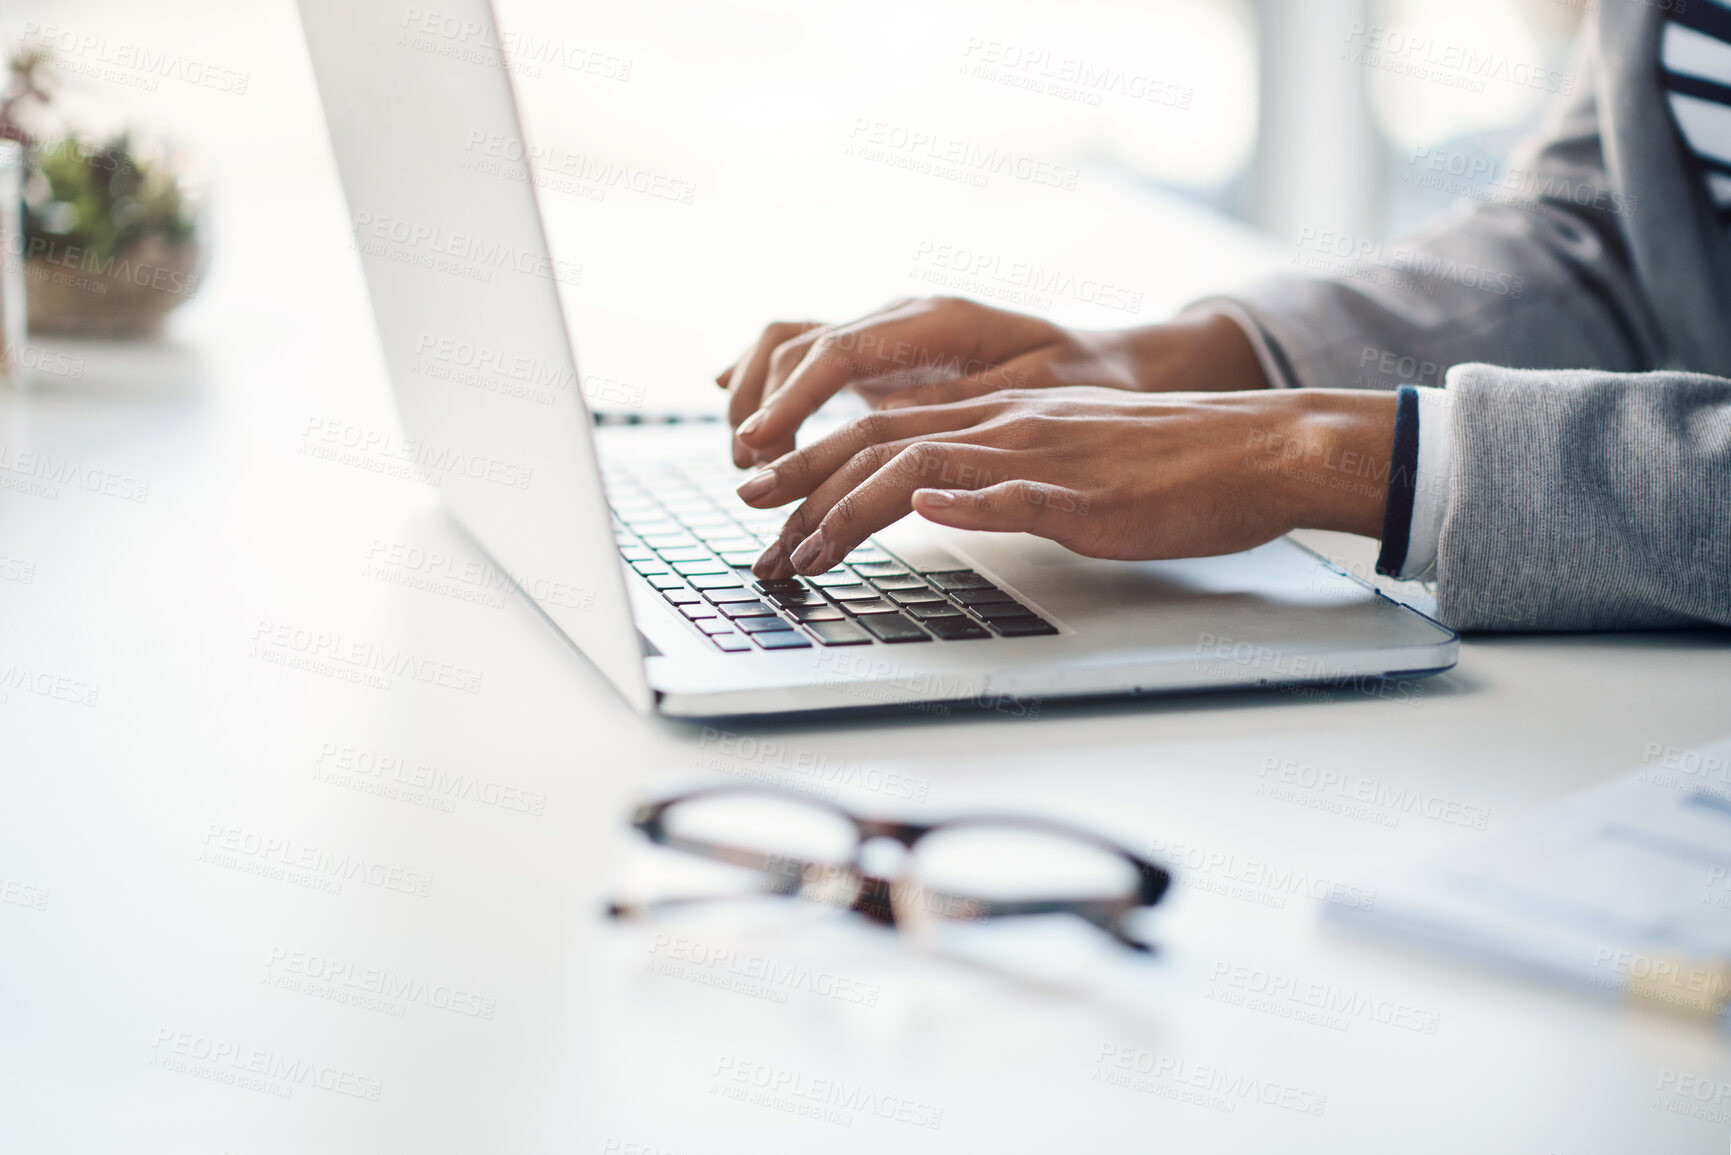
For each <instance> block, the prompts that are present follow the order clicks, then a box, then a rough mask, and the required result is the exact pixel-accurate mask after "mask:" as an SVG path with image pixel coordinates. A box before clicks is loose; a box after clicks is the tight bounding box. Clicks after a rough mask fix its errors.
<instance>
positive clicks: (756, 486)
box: [734, 469, 775, 501]
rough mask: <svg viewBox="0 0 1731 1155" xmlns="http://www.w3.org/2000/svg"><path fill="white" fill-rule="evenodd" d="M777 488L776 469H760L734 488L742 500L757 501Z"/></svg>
mask: <svg viewBox="0 0 1731 1155" xmlns="http://www.w3.org/2000/svg"><path fill="white" fill-rule="evenodd" d="M774 488H775V470H773V469H760V470H758V471H757V472H756V473H754V474H752V475H751V476H750V477H748V478H746V479H745V481H744V483H743V484H741V485H740V487H739V488H738V489H736V490H734V492H735V493H737V494H739V500H741V501H756V500H757V499H758V498H760V497H762V496H763V495H764V494H766V493H768V492H769V491H770V490H772V489H774Z"/></svg>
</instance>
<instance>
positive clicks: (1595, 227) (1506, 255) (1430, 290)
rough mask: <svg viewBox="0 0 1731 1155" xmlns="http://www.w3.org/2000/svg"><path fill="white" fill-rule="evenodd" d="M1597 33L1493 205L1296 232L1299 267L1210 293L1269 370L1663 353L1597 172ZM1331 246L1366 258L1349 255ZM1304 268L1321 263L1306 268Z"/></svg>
mask: <svg viewBox="0 0 1731 1155" xmlns="http://www.w3.org/2000/svg"><path fill="white" fill-rule="evenodd" d="M1595 43H1596V41H1595V40H1593V39H1592V38H1591V37H1584V38H1583V39H1582V40H1581V41H1580V47H1579V48H1578V49H1577V52H1576V65H1575V67H1574V68H1573V69H1572V74H1573V75H1574V76H1576V77H1577V80H1578V85H1579V87H1578V90H1577V92H1576V93H1575V94H1574V95H1573V96H1572V97H1570V98H1567V99H1565V100H1563V101H1562V102H1561V103H1559V104H1557V105H1554V106H1553V108H1552V109H1551V111H1550V114H1549V115H1548V117H1547V119H1546V122H1545V125H1544V127H1543V129H1542V130H1541V132H1540V133H1539V134H1538V135H1537V136H1536V137H1534V138H1533V140H1532V141H1530V142H1529V143H1527V144H1526V145H1524V146H1523V147H1522V148H1520V149H1519V150H1517V152H1516V155H1515V157H1514V159H1512V160H1511V162H1510V169H1509V171H1510V173H1511V174H1518V176H1517V179H1516V180H1515V181H1514V182H1513V183H1514V187H1513V189H1511V190H1510V195H1509V197H1508V199H1507V201H1506V203H1505V202H1497V203H1473V204H1470V205H1463V206H1461V207H1459V208H1458V209H1457V210H1456V211H1453V212H1450V213H1446V214H1444V215H1443V216H1441V217H1439V218H1438V219H1436V220H1435V221H1432V222H1430V223H1429V224H1427V225H1425V226H1424V227H1423V228H1421V229H1420V230H1418V231H1417V232H1414V233H1411V234H1409V235H1407V236H1404V237H1401V238H1399V239H1397V240H1395V241H1391V242H1387V243H1383V244H1375V243H1372V242H1369V241H1363V240H1359V239H1357V238H1351V237H1339V236H1335V235H1326V236H1316V235H1312V236H1310V237H1308V238H1306V237H1301V238H1300V239H1299V242H1298V244H1297V245H1296V246H1295V250H1294V258H1293V260H1294V265H1295V266H1296V267H1297V268H1298V269H1300V270H1304V269H1309V270H1311V272H1310V273H1308V274H1307V273H1304V272H1298V273H1295V274H1290V275H1284V276H1277V277H1272V278H1269V279H1267V280H1263V281H1260V282H1255V283H1252V284H1251V285H1249V286H1246V287H1245V288H1243V289H1240V290H1237V291H1234V292H1232V293H1230V294H1228V295H1227V296H1226V297H1225V298H1224V300H1225V301H1226V302H1229V303H1230V304H1232V305H1236V306H1237V308H1236V309H1234V310H1233V313H1234V315H1235V316H1237V317H1238V318H1239V319H1240V321H1241V322H1242V321H1243V320H1245V319H1246V317H1247V318H1248V320H1249V321H1250V322H1251V323H1253V324H1254V325H1255V327H1256V330H1257V331H1256V332H1255V333H1253V334H1252V336H1253V339H1255V338H1259V340H1257V342H1256V343H1257V344H1258V345H1259V346H1261V349H1260V351H1261V352H1262V353H1263V354H1264V357H1263V360H1264V367H1265V369H1266V368H1270V365H1269V362H1272V363H1273V364H1272V369H1273V374H1272V375H1273V376H1275V377H1276V378H1277V380H1276V381H1275V382H1274V383H1275V384H1279V385H1288V386H1308V387H1321V388H1350V387H1353V386H1355V385H1356V386H1363V387H1370V388H1386V389H1393V388H1396V387H1398V386H1400V385H1403V384H1415V385H1436V384H1438V383H1439V381H1438V380H1437V379H1436V378H1435V377H1432V378H1431V379H1429V380H1424V379H1414V378H1412V377H1410V376H1409V377H1406V378H1405V379H1402V378H1399V377H1396V376H1392V375H1383V376H1378V375H1377V374H1376V371H1375V368H1374V367H1375V366H1377V365H1379V364H1402V363H1404V364H1406V365H1409V366H1412V365H1426V366H1439V367H1443V368H1446V367H1447V366H1450V365H1454V364H1458V363H1460V362H1464V361H1485V362H1489V363H1492V364H1497V365H1507V366H1509V367H1511V368H1517V369H1543V368H1590V369H1619V370H1641V369H1652V368H1655V367H1657V366H1658V365H1659V364H1660V363H1661V358H1662V350H1661V344H1662V338H1661V335H1660V332H1659V328H1658V326H1657V324H1656V323H1655V320H1654V318H1653V316H1652V313H1651V309H1650V306H1649V304H1648V302H1647V299H1646V296H1645V294H1644V293H1643V291H1642V288H1641V284H1640V280H1639V278H1638V276H1637V275H1636V273H1635V271H1634V269H1633V267H1632V262H1631V260H1630V255H1629V249H1628V246H1627V243H1626V239H1625V237H1624V234H1623V230H1622V227H1621V226H1622V224H1624V223H1625V222H1623V221H1622V220H1620V218H1621V217H1623V216H1624V215H1625V214H1629V213H1633V212H1639V211H1640V207H1641V206H1640V204H1639V202H1638V201H1635V200H1633V199H1632V198H1630V197H1629V196H1627V195H1626V194H1625V193H1623V192H1622V191H1621V190H1619V189H1616V188H1614V187H1613V186H1612V184H1611V182H1610V181H1609V179H1608V177H1607V174H1606V169H1605V159H1604V150H1603V147H1602V142H1601V139H1600V133H1599V118H1598V111H1597V104H1598V99H1599V97H1598V95H1597V91H1596V90H1597V84H1596V78H1597V77H1598V75H1599V72H1600V69H1599V67H1598V60H1597V51H1596V48H1595ZM1583 202H1584V203H1583ZM1335 254H1345V255H1347V256H1351V255H1352V254H1363V255H1364V258H1365V259H1363V260H1360V261H1356V262H1353V263H1351V264H1350V265H1349V264H1348V263H1347V261H1345V260H1341V259H1337V257H1336V256H1335ZM1318 267H1320V268H1321V269H1322V270H1325V271H1326V272H1327V273H1329V274H1330V275H1325V276H1317V275H1315V272H1316V270H1317V269H1318ZM1198 304H1199V305H1205V304H1206V302H1199V303H1198ZM1373 353H1374V355H1373ZM1385 353H1386V354H1389V356H1388V357H1387V358H1386V359H1385V358H1383V357H1382V356H1381V355H1382V354H1385ZM1367 367H1370V371H1369V372H1368V373H1367ZM1438 372H1439V373H1440V369H1439V370H1438Z"/></svg>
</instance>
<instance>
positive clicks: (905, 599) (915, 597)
mask: <svg viewBox="0 0 1731 1155" xmlns="http://www.w3.org/2000/svg"><path fill="white" fill-rule="evenodd" d="M889 595H890V601H892V602H894V603H896V605H898V606H933V605H937V606H947V605H949V604H950V603H949V602H947V601H945V600H944V595H943V594H940V593H933V592H932V591H931V590H928V589H925V588H924V587H922V588H920V589H917V590H891V591H890V592H889Z"/></svg>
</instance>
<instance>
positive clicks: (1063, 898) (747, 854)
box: [608, 786, 1172, 953]
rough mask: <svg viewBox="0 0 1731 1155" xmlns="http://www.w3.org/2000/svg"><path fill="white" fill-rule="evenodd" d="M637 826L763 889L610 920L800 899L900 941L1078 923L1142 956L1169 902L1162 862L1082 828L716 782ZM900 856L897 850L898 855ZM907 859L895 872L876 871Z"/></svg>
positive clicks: (617, 905)
mask: <svg viewBox="0 0 1731 1155" xmlns="http://www.w3.org/2000/svg"><path fill="white" fill-rule="evenodd" d="M631 824H632V826H633V827H635V828H636V829H637V830H638V831H640V832H642V834H643V835H644V837H646V838H647V839H649V841H650V842H652V843H655V844H656V845H658V846H664V847H668V848H670V849H674V850H680V851H684V852H687V853H689V854H693V855H697V856H700V857H702V858H705V859H709V860H711V861H714V862H720V863H727V864H729V865H732V866H736V867H742V868H744V869H746V870H748V871H751V872H753V874H755V875H756V878H757V883H758V885H757V889H756V890H754V891H733V892H729V893H724V894H698V895H682V896H673V897H664V898H658V899H652V900H649V901H646V902H625V901H615V902H613V903H611V904H610V905H609V907H608V914H609V915H610V916H611V917H613V918H636V917H645V916H655V915H659V914H661V913H663V912H666V911H669V910H671V909H673V908H676V907H681V906H688V905H691V904H696V903H708V902H713V901H716V900H721V899H734V898H741V897H764V896H767V897H774V898H784V899H785V898H798V899H805V900H809V901H814V902H819V903H823V904H825V905H828V906H831V907H835V908H838V909H843V910H847V911H851V912H854V913H857V914H860V915H862V916H864V917H865V918H866V919H868V920H870V921H871V922H874V923H878V924H880V925H883V926H889V927H893V928H895V929H897V930H899V931H902V932H904V933H909V932H911V933H914V934H933V933H938V934H942V933H947V932H953V931H957V930H963V929H979V928H983V927H1001V926H1005V925H1009V924H1011V923H1012V922H1013V923H1014V924H1015V925H1017V926H1018V927H1027V926H1029V925H1031V924H1033V923H1035V922H1049V921H1050V919H1048V918H1046V917H1045V916H1055V917H1056V918H1057V919H1060V920H1067V921H1071V922H1072V923H1073V921H1074V920H1075V919H1080V920H1082V922H1085V923H1088V924H1091V925H1093V926H1095V927H1098V928H1099V929H1100V930H1102V931H1104V932H1105V933H1106V934H1107V935H1109V936H1110V937H1111V939H1112V940H1113V941H1115V942H1117V943H1120V944H1122V945H1123V946H1125V947H1128V948H1130V949H1131V950H1134V951H1139V952H1144V953H1147V952H1151V951H1152V950H1153V947H1152V944H1150V943H1148V942H1146V941H1144V940H1143V939H1142V938H1141V937H1139V936H1137V935H1136V934H1134V933H1133V932H1132V930H1131V929H1130V928H1129V927H1128V926H1127V920H1129V918H1130V916H1132V915H1133V914H1135V913H1136V912H1137V911H1140V910H1143V909H1146V908H1148V907H1152V906H1154V905H1155V904H1156V903H1158V902H1159V901H1160V900H1161V898H1162V897H1164V896H1165V894H1166V890H1167V888H1168V887H1169V886H1170V884H1171V881H1172V876H1171V875H1170V874H1169V873H1168V872H1167V871H1166V870H1165V869H1164V868H1162V867H1160V866H1157V865H1156V864H1154V863H1152V862H1149V861H1148V860H1146V859H1144V858H1141V857H1139V856H1138V855H1135V854H1132V853H1131V852H1130V851H1128V850H1125V849H1124V848H1122V847H1120V846H1118V845H1116V844H1114V843H1112V842H1110V841H1109V840H1107V839H1105V838H1102V837H1100V836H1098V835H1095V834H1092V833H1090V832H1088V831H1086V830H1080V829H1077V828H1076V827H1073V826H1068V825H1065V824H1063V823H1060V822H1053V821H1049V820H1047V819H1044V818H1038V817H1032V816H1019V815H993V814H979V815H969V816H962V817H956V818H951V819H947V820H945V821H941V822H931V823H916V822H892V821H883V820H879V819H873V818H865V817H862V816H860V815H857V814H853V813H850V812H849V811H847V810H844V809H842V808H841V807H840V806H836V805H833V804H831V803H829V802H827V801H825V800H823V799H819V798H813V797H810V796H807V795H804V794H800V793H797V792H794V791H787V790H777V789H772V788H766V787H759V786H716V787H709V788H705V789H701V790H694V791H690V792H688V793H684V794H678V795H675V796H673V797H670V798H665V799H662V800H660V801H656V802H649V803H645V804H644V805H642V806H640V807H639V808H638V810H637V812H636V814H635V815H634V816H633V817H632V820H631ZM898 848H899V852H898ZM886 855H887V857H888V858H890V859H891V860H892V861H893V859H895V858H897V857H899V859H900V862H899V869H897V870H895V871H894V873H893V874H891V873H890V872H888V871H883V870H882V866H881V865H879V864H880V863H881V862H882V860H883V859H884V858H885V857H886Z"/></svg>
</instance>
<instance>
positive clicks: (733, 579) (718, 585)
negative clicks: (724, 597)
mask: <svg viewBox="0 0 1731 1155" xmlns="http://www.w3.org/2000/svg"><path fill="white" fill-rule="evenodd" d="M688 580H689V581H690V582H691V584H692V585H694V586H696V587H697V588H698V589H700V590H724V589H727V588H728V587H730V586H737V585H738V584H739V575H738V574H736V573H702V574H693V575H692V576H691V577H690V578H689V579H688Z"/></svg>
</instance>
